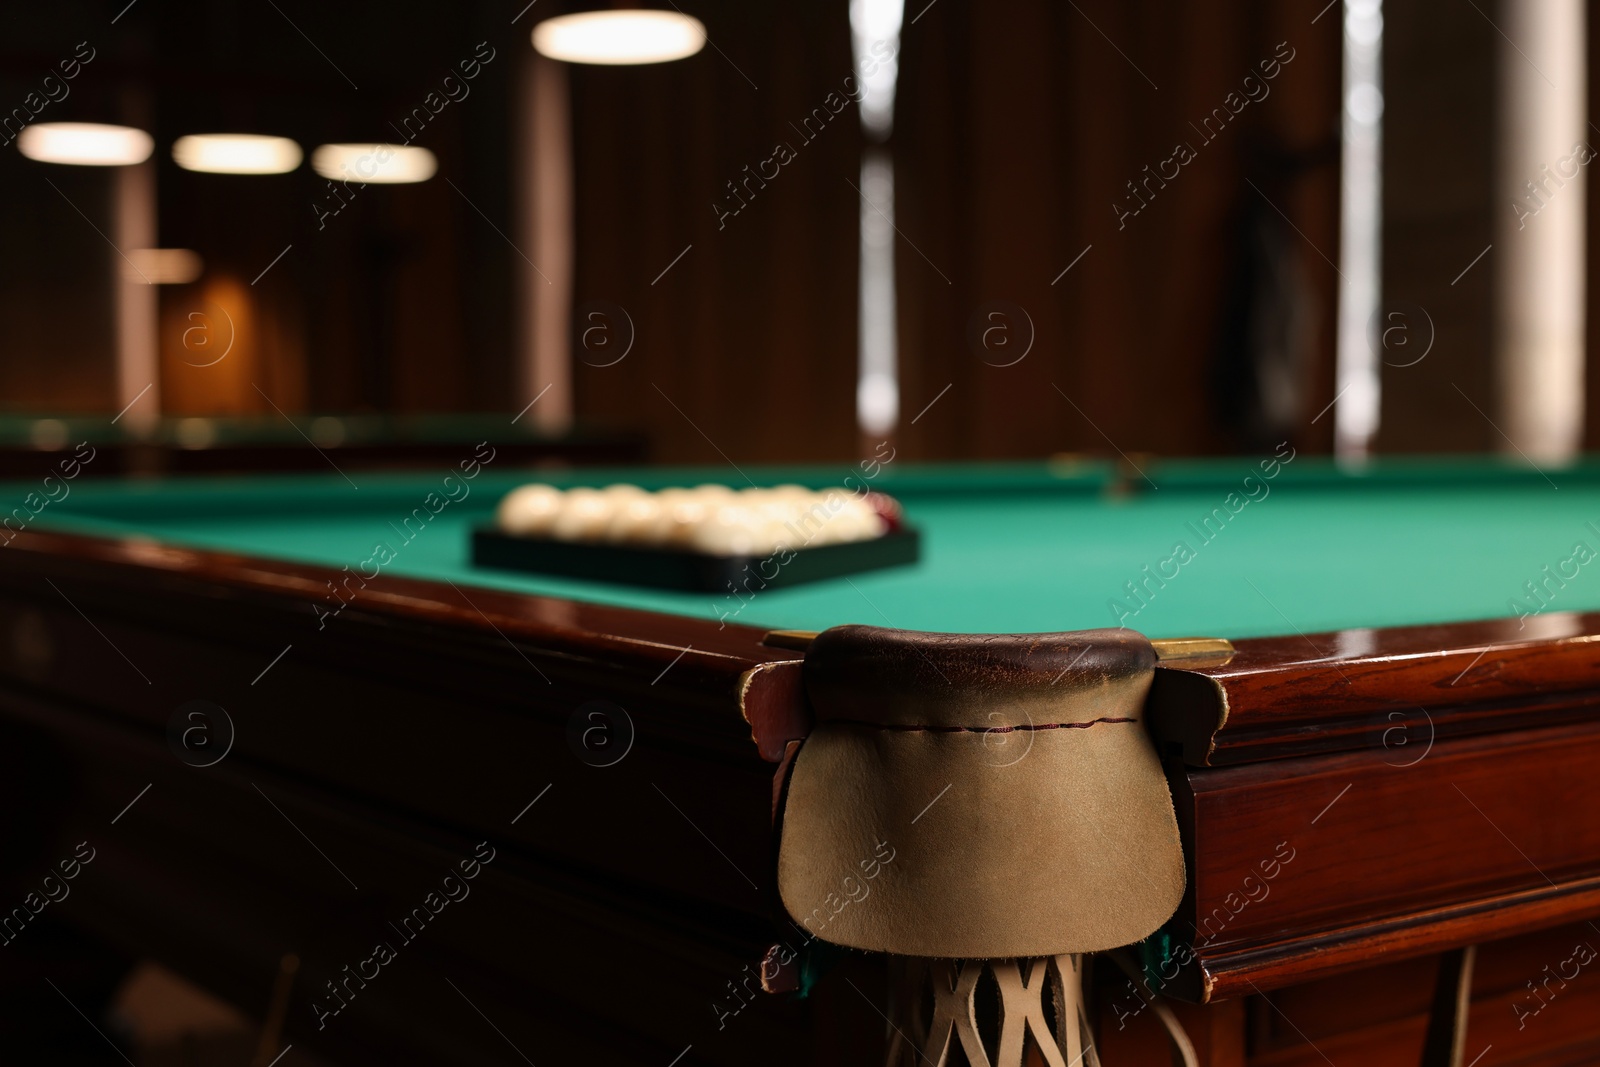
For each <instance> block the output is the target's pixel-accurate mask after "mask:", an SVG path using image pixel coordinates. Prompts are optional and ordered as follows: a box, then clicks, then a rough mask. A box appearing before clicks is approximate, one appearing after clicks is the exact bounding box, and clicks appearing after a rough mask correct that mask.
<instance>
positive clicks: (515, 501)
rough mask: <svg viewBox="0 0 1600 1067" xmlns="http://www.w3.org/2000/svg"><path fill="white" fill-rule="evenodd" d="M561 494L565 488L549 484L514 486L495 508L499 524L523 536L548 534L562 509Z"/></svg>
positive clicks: (506, 529)
mask: <svg viewBox="0 0 1600 1067" xmlns="http://www.w3.org/2000/svg"><path fill="white" fill-rule="evenodd" d="M561 496H562V494H561V490H559V489H556V488H554V487H553V486H549V485H524V486H520V487H518V488H516V489H513V490H512V491H511V492H509V493H507V494H506V495H505V498H504V499H503V500H501V501H500V506H499V507H497V508H496V509H495V513H494V522H495V526H497V527H498V528H499V529H500V530H502V531H504V532H505V533H508V534H517V535H519V536H522V537H538V536H540V535H543V534H545V533H548V532H549V530H550V524H551V523H552V522H553V521H554V520H555V517H556V513H557V512H558V511H559V510H560V509H561Z"/></svg>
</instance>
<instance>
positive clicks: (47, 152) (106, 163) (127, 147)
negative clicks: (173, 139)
mask: <svg viewBox="0 0 1600 1067" xmlns="http://www.w3.org/2000/svg"><path fill="white" fill-rule="evenodd" d="M155 147H156V145H155V142H154V141H153V140H151V139H150V135H149V134H148V133H145V132H144V131H143V130H136V129H134V128H133V127H132V126H107V125H104V124H102V123H99V122H36V123H34V124H33V125H32V126H29V127H27V128H26V129H24V130H23V131H22V132H21V133H20V134H18V135H17V151H19V152H21V153H22V154H23V155H25V156H27V157H28V158H29V159H36V160H38V161H39V162H41V163H72V164H75V165H77V166H83V167H126V166H129V165H131V164H134V163H143V162H144V161H145V160H147V159H149V158H150V153H151V152H153V151H155Z"/></svg>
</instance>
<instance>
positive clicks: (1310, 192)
mask: <svg viewBox="0 0 1600 1067" xmlns="http://www.w3.org/2000/svg"><path fill="white" fill-rule="evenodd" d="M1317 7H1318V5H1315V4H1299V3H1296V4H1292V5H1260V4H1255V3H1249V2H1236V3H1229V4H1226V5H1223V7H1222V8H1220V9H1219V8H1217V7H1216V6H1214V5H1208V6H1207V7H1205V8H1203V9H1202V8H1196V7H1193V6H1192V5H1180V4H1170V5H1168V4H1158V5H1148V6H1145V7H1142V8H1132V7H1127V6H1125V5H1116V4H1111V3H1085V4H1082V5H1077V6H1074V5H1045V4H1037V5H1021V4H1009V5H1005V6H1003V7H998V6H997V7H985V6H981V5H977V4H971V3H963V2H960V0H957V2H943V3H940V4H938V5H936V6H933V7H930V8H928V9H927V10H926V12H925V14H924V15H922V16H921V17H920V18H918V19H917V21H916V22H915V24H913V25H910V26H908V27H907V29H906V31H905V67H904V72H903V75H902V87H901V93H902V96H901V100H900V104H899V107H900V113H899V116H898V126H897V130H896V133H895V141H896V144H895V154H896V159H897V161H898V163H899V175H898V181H899V186H898V192H897V195H898V198H899V203H900V211H899V213H898V219H897V221H898V223H899V227H900V230H901V232H902V241H901V244H900V245H899V247H898V264H899V267H898V269H899V278H900V286H901V308H900V320H901V367H902V376H903V386H902V409H903V411H904V414H905V417H906V418H907V420H910V419H911V418H913V417H914V416H916V415H917V414H918V412H919V411H920V409H921V408H922V407H923V406H924V405H925V404H927V403H929V402H930V401H932V400H933V398H934V397H935V396H937V395H938V394H939V393H940V391H941V390H943V389H944V388H945V386H946V385H949V386H950V390H949V392H948V394H947V395H945V396H944V397H943V398H942V399H940V400H939V402H938V404H937V405H936V406H935V407H933V408H932V409H931V410H929V411H928V413H927V414H926V415H924V416H922V417H921V418H918V419H917V421H916V424H915V425H914V426H913V425H905V426H903V429H902V433H903V437H904V440H905V443H906V446H907V449H908V451H909V452H911V453H912V454H915V455H917V456H924V457H930V458H931V457H998V456H1026V455H1041V454H1047V453H1049V452H1052V451H1058V450H1067V449H1071V450H1087V451H1094V452H1099V453H1105V454H1111V453H1113V451H1114V450H1120V451H1123V452H1135V451H1159V452H1168V453H1193V452H1209V451H1228V450H1237V449H1240V448H1248V447H1255V446H1257V445H1259V444H1260V443H1262V442H1263V441H1265V440H1267V439H1268V438H1270V439H1271V440H1273V441H1276V440H1281V439H1282V436H1283V435H1284V434H1290V435H1292V436H1294V437H1296V439H1297V440H1301V441H1321V442H1323V443H1325V442H1326V440H1327V435H1326V431H1325V428H1321V427H1313V426H1312V425H1311V421H1312V419H1313V418H1314V417H1315V415H1316V414H1317V412H1318V411H1319V410H1320V409H1321V408H1322V407H1323V406H1324V405H1325V404H1326V402H1327V400H1328V399H1329V398H1330V397H1331V395H1332V392H1331V388H1330V386H1331V352H1332V338H1333V306H1334V304H1333V301H1334V295H1335V288H1334V287H1335V282H1336V274H1335V270H1334V268H1333V266H1332V264H1331V262H1330V260H1336V258H1337V247H1336V229H1337V193H1336V175H1337V140H1336V137H1337V115H1338V95H1339V94H1338V84H1339V82H1338V78H1339V65H1338V56H1339V48H1340V37H1339V26H1338V22H1337V19H1336V18H1325V19H1322V20H1320V21H1317V22H1313V19H1314V18H1315V16H1316V14H1317ZM1279 42H1283V43H1284V44H1283V50H1282V51H1281V52H1279ZM1275 52H1277V53H1279V54H1280V55H1292V56H1293V58H1292V59H1291V60H1290V61H1289V62H1288V63H1287V64H1280V68H1279V70H1278V71H1277V76H1276V77H1275V78H1274V79H1273V80H1272V81H1271V82H1269V83H1268V84H1267V92H1266V93H1265V95H1262V94H1261V91H1260V90H1259V89H1253V90H1252V91H1253V92H1255V93H1256V94H1257V96H1258V97H1259V102H1257V103H1248V104H1245V105H1244V106H1242V107H1240V108H1238V114H1237V117H1232V116H1230V117H1229V120H1228V122H1227V124H1226V125H1225V126H1222V124H1221V123H1220V122H1219V123H1216V124H1215V126H1214V127H1213V130H1214V133H1213V135H1212V136H1210V137H1209V138H1208V137H1207V135H1205V134H1202V132H1201V131H1200V130H1199V129H1198V128H1197V127H1196V126H1194V125H1191V123H1198V122H1202V121H1203V120H1204V118H1205V116H1206V115H1208V114H1209V113H1210V112H1211V111H1212V109H1213V108H1224V107H1226V106H1227V105H1228V100H1229V93H1230V92H1240V91H1241V90H1242V89H1243V87H1244V79H1245V78H1246V76H1248V75H1251V74H1252V73H1256V74H1258V76H1259V71H1258V70H1257V67H1258V64H1259V63H1261V62H1262V61H1272V60H1273V58H1274V54H1275ZM1237 99H1239V97H1235V100H1237ZM1216 127H1221V128H1220V130H1217V129H1216ZM1180 142H1181V143H1185V144H1187V145H1188V146H1189V147H1190V149H1191V151H1192V152H1193V159H1192V161H1190V162H1189V163H1187V164H1184V165H1178V166H1177V167H1176V169H1177V177H1176V178H1171V179H1170V180H1167V181H1162V180H1161V179H1160V177H1159V170H1160V168H1161V165H1162V162H1163V161H1164V160H1166V159H1168V158H1170V157H1173V155H1174V148H1175V146H1176V145H1177V144H1178V143H1180ZM1147 166H1148V167H1150V168H1151V169H1152V173H1155V174H1156V175H1157V177H1155V178H1154V179H1151V178H1149V177H1147V174H1146V172H1145V169H1144V168H1145V167H1147ZM1167 173H1168V174H1169V175H1170V174H1171V173H1172V171H1171V169H1170V168H1169V169H1168V171H1167ZM1136 180H1137V181H1138V182H1139V183H1141V190H1142V191H1141V194H1140V195H1141V198H1142V199H1139V200H1136V199H1134V198H1133V194H1132V192H1131V191H1130V189H1129V186H1128V183H1129V182H1133V181H1136ZM1146 181H1149V182H1150V184H1149V185H1148V187H1145V186H1143V184H1142V183H1145V182H1146ZM1252 184H1253V185H1254V188H1252ZM1146 189H1147V191H1143V190H1146ZM1143 201H1148V203H1147V206H1144V207H1140V204H1141V203H1142V202H1143ZM1116 205H1125V207H1126V208H1127V209H1137V214H1132V213H1131V211H1130V214H1129V215H1127V216H1122V215H1121V213H1120V212H1121V211H1122V210H1123V208H1119V207H1118V206H1116ZM1296 231H1298V233H1297V232H1296ZM1262 234H1266V235H1267V236H1266V238H1265V244H1266V247H1267V253H1266V255H1265V256H1264V254H1263V252H1262V251H1260V250H1259V249H1260V245H1261V243H1262V242H1261V238H1260V235H1262ZM1086 249H1087V251H1085V250H1086ZM1080 254H1082V258H1081V259H1078V257H1079V255H1080ZM1073 264H1075V265H1073ZM1069 265H1072V266H1071V269H1070V270H1067V271H1066V273H1065V274H1063V273H1062V272H1063V270H1064V269H1065V268H1067V267H1068V266H1069ZM1264 280H1272V281H1274V282H1275V283H1276V284H1280V285H1281V286H1282V288H1283V293H1282V294H1281V295H1280V297H1278V298H1273V299H1278V300H1279V301H1280V304H1279V305H1278V306H1280V307H1282V306H1292V309H1293V311H1294V314H1293V316H1291V317H1292V318H1293V319H1294V321H1293V323H1292V324H1290V327H1292V329H1291V328H1288V327H1286V328H1285V330H1284V336H1285V337H1288V334H1289V333H1290V332H1293V333H1294V337H1293V338H1292V339H1290V341H1289V343H1288V344H1287V347H1288V348H1290V349H1292V351H1290V352H1289V353H1288V355H1287V356H1286V357H1284V359H1285V360H1286V361H1287V363H1288V364H1289V377H1290V378H1291V379H1293V387H1292V389H1291V395H1290V396H1289V397H1288V400H1287V402H1286V404H1285V402H1284V401H1281V400H1280V401H1279V402H1278V403H1279V407H1280V409H1283V408H1285V407H1286V409H1287V411H1286V413H1283V412H1282V411H1280V414H1279V415H1278V416H1276V417H1264V416H1263V414H1262V412H1261V408H1262V405H1261V404H1259V403H1255V402H1253V401H1252V400H1251V398H1252V397H1254V396H1256V395H1258V394H1260V393H1261V392H1262V390H1263V389H1265V388H1267V386H1266V383H1264V382H1263V381H1262V378H1261V374H1260V371H1259V367H1258V366H1257V364H1256V362H1255V361H1254V360H1252V359H1247V358H1245V355H1246V348H1247V347H1248V346H1249V345H1251V344H1253V343H1255V342H1252V340H1251V339H1252V337H1255V336H1257V334H1255V333H1252V331H1253V330H1257V329H1258V325H1259V322H1260V320H1261V316H1262V314H1264V313H1268V312H1271V311H1272V306H1270V305H1271V301H1270V300H1269V301H1268V302H1267V303H1263V302H1262V301H1261V299H1258V298H1253V297H1248V296H1247V297H1246V298H1245V299H1244V300H1242V301H1241V300H1239V299H1238V298H1237V294H1251V293H1261V292H1262V291H1263V290H1262V284H1263V281H1264ZM992 301H1006V302H1008V303H1009V304H1011V305H1013V306H1015V307H1020V308H1021V309H1023V311H1024V312H1025V313H1026V318H1027V319H1028V320H1031V322H1032V329H1033V335H1034V344H1033V347H1032V349H1031V351H1029V353H1028V355H1027V357H1026V358H1025V359H1023V360H1022V361H1021V362H1018V363H1016V364H1015V365H1012V366H995V365H993V364H995V363H1000V362H1004V355H1003V354H997V353H995V352H987V351H985V350H984V349H983V346H982V345H981V344H976V343H975V341H974V337H973V334H974V333H975V332H976V333H980V334H981V331H982V328H983V326H984V325H987V324H989V323H993V322H996V321H997V320H993V319H989V318H987V316H988V315H989V313H990V312H991V311H992V310H993V308H992V306H991V303H990V302H992ZM1283 301H1287V302H1288V304H1283V303H1282V302H1283ZM1011 317H1012V318H1016V319H1017V321H1016V322H1010V323H1007V324H1006V325H1009V327H1010V329H1011V330H1012V331H1013V335H1014V336H1015V335H1016V334H1025V332H1026V330H1027V325H1026V322H1025V321H1023V319H1022V318H1021V317H1020V316H1019V315H1018V314H1017V313H1015V312H1013V313H1012V316H1011ZM975 324H980V325H978V326H977V329H976V330H975V329H974V327H975ZM991 337H992V338H993V339H994V340H998V339H999V337H1000V335H999V334H991ZM1257 347H1261V346H1259V345H1258V346H1257ZM1265 347H1271V346H1270V345H1268V346H1265ZM1280 347H1282V346H1280ZM985 356H987V357H989V358H987V359H985V358H984V357H985ZM1063 394H1065V395H1063ZM1241 397H1243V398H1244V400H1243V402H1241V399H1240V398H1241Z"/></svg>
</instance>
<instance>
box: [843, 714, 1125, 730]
mask: <svg viewBox="0 0 1600 1067" xmlns="http://www.w3.org/2000/svg"><path fill="white" fill-rule="evenodd" d="M824 721H825V722H830V723H840V724H842V725H845V726H862V727H865V728H867V729H869V730H889V731H892V732H895V733H929V734H1009V733H1015V732H1016V731H1019V730H1020V731H1024V732H1032V731H1038V730H1087V729H1088V728H1089V727H1091V726H1099V725H1114V724H1117V723H1136V722H1138V721H1139V720H1138V719H1119V718H1100V719H1090V720H1088V721H1087V722H1045V723H1038V724H1034V723H1027V724H1025V725H1022V726H915V725H905V724H901V723H883V722H865V721H863V720H861V719H827V720H824Z"/></svg>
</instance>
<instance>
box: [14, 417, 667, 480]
mask: <svg viewBox="0 0 1600 1067" xmlns="http://www.w3.org/2000/svg"><path fill="white" fill-rule="evenodd" d="M135 410H136V409H135ZM485 436H492V437H493V438H494V439H495V443H496V447H497V449H498V450H499V451H498V456H499V462H501V463H502V464H506V465H521V466H534V465H563V466H566V465H573V464H579V465H582V464H618V463H639V462H642V461H643V460H644V459H645V458H646V455H647V451H648V450H647V448H646V447H645V440H644V438H643V437H642V436H640V435H638V434H630V433H621V432H615V431H608V430H604V429H599V428H594V427H577V428H574V429H572V430H569V431H567V432H565V433H561V434H547V433H542V432H540V431H539V430H538V429H537V427H536V426H535V425H534V424H533V420H532V419H524V418H518V419H517V421H516V422H512V421H511V420H509V419H507V418H505V417H504V416H501V415H498V414H496V415H482V414H464V413H463V414H450V413H440V414H424V413H418V414H411V415H377V414H370V413H368V414H356V413H344V414H322V415H296V416H294V417H293V418H291V417H290V416H288V415H286V414H282V413H278V412H271V413H268V414H266V415H262V416H243V415H234V416H214V417H201V416H168V417H166V418H162V419H158V420H157V421H156V422H155V423H154V424H152V425H148V426H146V425H142V424H140V425H135V424H134V419H133V418H124V417H123V416H121V415H119V416H116V417H115V418H108V417H99V416H96V417H81V416H79V417H69V418H44V417H32V416H24V415H15V414H0V478H5V479H22V480H31V479H34V478H43V477H44V476H45V475H46V474H47V473H48V472H49V470H50V468H51V467H52V466H53V465H54V464H55V463H56V462H57V461H58V460H59V459H60V458H62V457H63V456H65V455H68V454H70V453H72V452H73V451H75V450H76V446H78V445H79V444H80V442H81V443H83V444H86V445H88V446H89V447H91V448H93V449H94V452H95V461H94V462H93V463H91V464H89V465H88V466H86V467H85V468H84V473H86V474H89V475H92V476H95V477H103V476H107V475H126V474H134V475H140V476H151V475H174V474H241V473H244V474H251V473H261V472H272V471H280V472H287V471H329V470H330V469H334V468H337V469H339V470H345V471H355V470H370V469H373V468H383V469H389V470H396V469H400V470H404V469H408V468H414V467H418V466H428V465H438V464H444V465H448V464H450V463H453V462H455V457H456V456H457V455H459V454H462V453H470V452H471V450H472V449H471V446H472V444H473V443H474V442H476V441H480V440H482V439H483V438H484V437H485Z"/></svg>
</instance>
